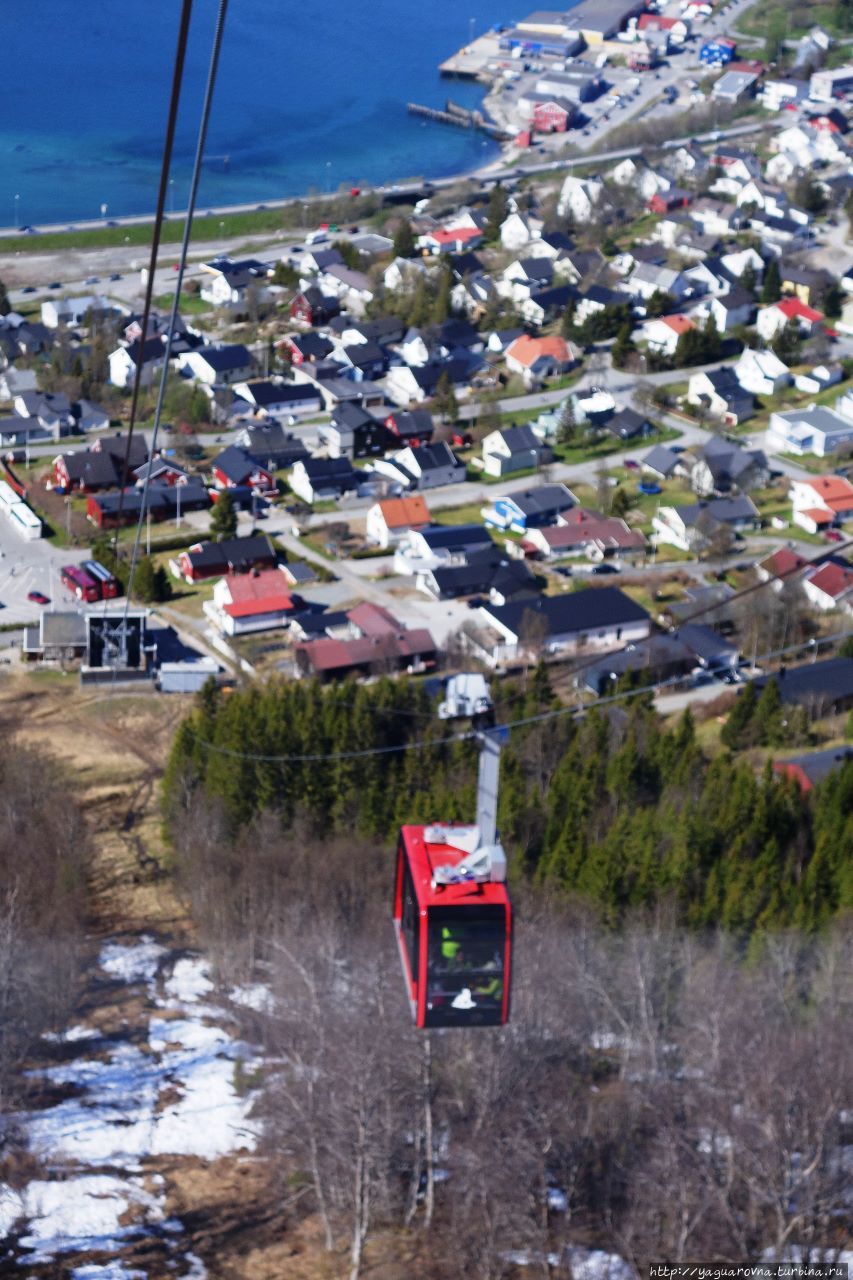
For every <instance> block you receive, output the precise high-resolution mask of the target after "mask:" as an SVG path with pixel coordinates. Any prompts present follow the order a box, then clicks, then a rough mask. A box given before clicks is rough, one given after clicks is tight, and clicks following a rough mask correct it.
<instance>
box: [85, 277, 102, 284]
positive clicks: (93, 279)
mask: <svg viewBox="0 0 853 1280" xmlns="http://www.w3.org/2000/svg"><path fill="white" fill-rule="evenodd" d="M100 282H101V277H100V276H86V279H85V280H84V281H83V283H84V284H100Z"/></svg>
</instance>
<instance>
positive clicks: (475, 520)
mask: <svg viewBox="0 0 853 1280" xmlns="http://www.w3.org/2000/svg"><path fill="white" fill-rule="evenodd" d="M484 506H486V503H485V502H467V503H465V504H463V506H461V507H446V508H444V510H442V511H436V513H435V516H434V522H435V524H444V525H460V524H482V523H483V517H482V516H481V514H480V512H481V511H482V509H483V507H484Z"/></svg>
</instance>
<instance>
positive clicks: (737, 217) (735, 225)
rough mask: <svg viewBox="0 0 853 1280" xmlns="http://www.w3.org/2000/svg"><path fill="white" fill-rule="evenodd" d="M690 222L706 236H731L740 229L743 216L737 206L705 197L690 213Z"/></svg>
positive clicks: (698, 201) (697, 202)
mask: <svg viewBox="0 0 853 1280" xmlns="http://www.w3.org/2000/svg"><path fill="white" fill-rule="evenodd" d="M689 217H690V221H691V222H692V223H693V225H694V226H695V227H697V228H698V230H699V231H700V232H701V233H702V235H706V236H729V235H732V234H734V233H735V232H737V231H738V230H739V229H740V226H741V224H742V222H743V220H744V219H743V214H742V213H741V211H740V210H739V209H738V207H737V205H734V204H729V203H728V202H727V201H724V200H712V199H710V197H708V196H704V197H703V198H702V199H701V200H697V201H696V203H695V204H694V205H693V207H692V209H691V210H690V213H689Z"/></svg>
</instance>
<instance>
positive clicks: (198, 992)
mask: <svg viewBox="0 0 853 1280" xmlns="http://www.w3.org/2000/svg"><path fill="white" fill-rule="evenodd" d="M165 989H166V996H167V997H168V998H169V999H170V1000H181V1001H183V1002H184V1003H185V1004H194V1003H195V1002H196V1001H197V1000H199V999H201V997H202V996H207V995H210V993H211V992H212V991H213V983H212V982H211V981H210V977H209V972H208V968H207V965H206V964H205V962H204V961H203V960H200V959H189V958H186V957H185V958H184V959H183V960H178V961H176V963H175V967H174V968H173V970H172V974H171V977H169V978H168V979H167V980H166V986H165Z"/></svg>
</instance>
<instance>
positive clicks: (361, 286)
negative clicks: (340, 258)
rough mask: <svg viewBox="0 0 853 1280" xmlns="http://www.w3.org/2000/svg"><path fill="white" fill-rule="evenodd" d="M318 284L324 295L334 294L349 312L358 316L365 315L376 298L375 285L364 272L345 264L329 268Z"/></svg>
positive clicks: (320, 277)
mask: <svg viewBox="0 0 853 1280" xmlns="http://www.w3.org/2000/svg"><path fill="white" fill-rule="evenodd" d="M318 283H319V285H320V288H321V289H322V290H323V292H324V293H331V294H334V295H335V297H337V298H338V299H339V300H340V302H341V303H342V304H343V306H344V307H345V308H346V309H347V310H348V311H352V312H354V313H355V314H356V315H361V314H363V312H364V309H365V307H366V306H367V304H368V303H369V302H372V301H373V298H374V290H373V285H372V284H371V283H370V280H369V278H368V277H367V276H366V275H365V274H364V272H363V271H355V270H353V268H352V267H347V266H344V265H343V264H333V265H332V266H330V267H327V269H326V270H325V271H324V272H323V273H322V275H320V276H319V278H318Z"/></svg>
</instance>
